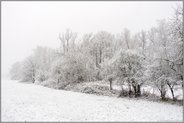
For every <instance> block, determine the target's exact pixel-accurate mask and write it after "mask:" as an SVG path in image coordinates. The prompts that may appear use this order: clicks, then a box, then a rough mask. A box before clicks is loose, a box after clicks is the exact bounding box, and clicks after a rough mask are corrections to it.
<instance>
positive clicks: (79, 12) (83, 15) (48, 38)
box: [1, 1, 182, 73]
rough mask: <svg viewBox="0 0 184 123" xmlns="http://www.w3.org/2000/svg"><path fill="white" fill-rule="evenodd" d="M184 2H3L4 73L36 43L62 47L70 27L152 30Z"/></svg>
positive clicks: (110, 30) (108, 29)
mask: <svg viewBox="0 0 184 123" xmlns="http://www.w3.org/2000/svg"><path fill="white" fill-rule="evenodd" d="M176 4H181V5H182V2H166V1H165V2H156V1H154V2H141V1H139V2H125V1H124V2H118V1H115V2H107V1H106V2H105V1H104V2H95V1H91V2H90V1H87V2H81V1H80V2H79V1H78V2H74V1H70V2H64V1H63V2H49V1H48V2H33V1H31V2H28V1H26V2H20V1H19V2H2V3H1V36H2V38H1V48H2V50H1V55H2V63H1V65H2V73H7V72H8V71H9V68H10V66H11V65H12V63H14V62H16V61H21V60H23V59H24V58H25V57H27V56H28V55H30V54H31V52H32V49H34V48H36V46H38V45H41V46H48V47H51V48H58V47H59V45H60V42H59V39H58V34H59V32H64V31H65V30H66V28H70V29H72V30H73V31H74V32H78V34H79V36H80V35H82V34H84V33H89V32H94V33H96V32H98V31H100V30H105V31H108V32H111V33H114V34H115V33H119V32H122V31H123V29H124V28H128V29H129V30H130V31H131V33H135V32H138V31H141V30H142V29H144V30H148V29H149V28H151V27H152V26H155V25H156V22H157V20H160V19H164V18H168V17H171V16H172V15H173V13H174V10H173V8H174V7H175V6H176Z"/></svg>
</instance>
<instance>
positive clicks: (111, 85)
mask: <svg viewBox="0 0 184 123" xmlns="http://www.w3.org/2000/svg"><path fill="white" fill-rule="evenodd" d="M109 82H110V90H112V80H109Z"/></svg>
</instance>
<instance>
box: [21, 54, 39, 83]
mask: <svg viewBox="0 0 184 123" xmlns="http://www.w3.org/2000/svg"><path fill="white" fill-rule="evenodd" d="M36 67H37V66H36V62H35V58H34V57H33V56H29V57H27V58H26V59H25V60H24V61H23V64H22V77H21V80H22V81H31V82H32V83H34V82H35V80H36Z"/></svg>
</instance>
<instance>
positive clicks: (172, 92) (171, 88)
mask: <svg viewBox="0 0 184 123" xmlns="http://www.w3.org/2000/svg"><path fill="white" fill-rule="evenodd" d="M167 85H168V86H169V89H170V91H171V94H172V98H173V101H175V100H176V99H175V96H174V91H173V87H171V85H170V84H169V83H167Z"/></svg>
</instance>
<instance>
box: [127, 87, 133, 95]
mask: <svg viewBox="0 0 184 123" xmlns="http://www.w3.org/2000/svg"><path fill="white" fill-rule="evenodd" d="M128 88H129V91H128V95H129V97H131V94H132V90H131V85H128Z"/></svg>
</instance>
